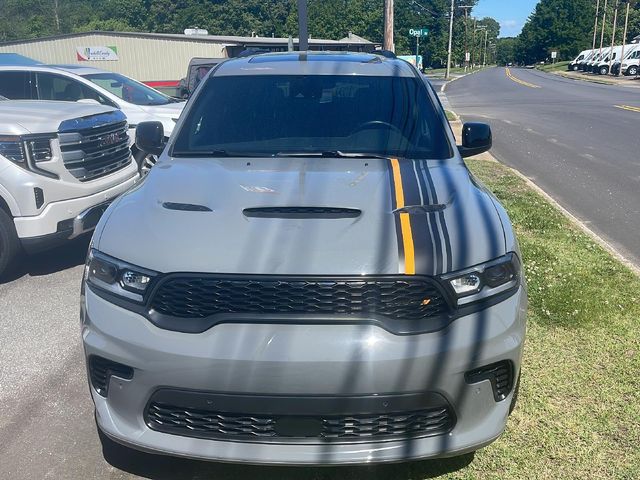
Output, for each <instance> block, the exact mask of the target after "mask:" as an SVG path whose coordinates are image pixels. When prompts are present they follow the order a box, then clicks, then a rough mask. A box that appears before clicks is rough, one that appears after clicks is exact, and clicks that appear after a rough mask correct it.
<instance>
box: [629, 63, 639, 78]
mask: <svg viewBox="0 0 640 480" xmlns="http://www.w3.org/2000/svg"><path fill="white" fill-rule="evenodd" d="M627 75H631V76H632V77H635V76H636V75H638V67H637V65H631V66H630V67H629V68H628V69H627Z"/></svg>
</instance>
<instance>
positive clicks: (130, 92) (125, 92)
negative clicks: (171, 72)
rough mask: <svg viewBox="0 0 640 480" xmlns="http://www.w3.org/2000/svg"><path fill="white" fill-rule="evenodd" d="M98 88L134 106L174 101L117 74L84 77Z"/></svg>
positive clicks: (93, 74)
mask: <svg viewBox="0 0 640 480" xmlns="http://www.w3.org/2000/svg"><path fill="white" fill-rule="evenodd" d="M84 78H86V79H87V80H91V82H93V83H95V84H96V85H98V86H99V87H102V88H104V89H105V90H107V91H108V92H111V93H113V94H114V95H116V96H118V97H120V98H121V99H122V100H124V101H125V102H129V103H133V104H135V105H166V104H168V103H172V102H173V101H174V100H173V99H172V98H171V97H168V96H167V95H164V94H162V93H160V92H158V91H157V90H154V89H153V88H150V87H147V86H146V85H144V84H142V83H139V82H136V81H135V80H133V79H131V78H129V77H125V76H124V75H120V74H117V73H92V74H89V75H84Z"/></svg>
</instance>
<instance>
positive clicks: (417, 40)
mask: <svg viewBox="0 0 640 480" xmlns="http://www.w3.org/2000/svg"><path fill="white" fill-rule="evenodd" d="M419 46H420V36H419V35H416V68H420V67H419V66H418V47H419Z"/></svg>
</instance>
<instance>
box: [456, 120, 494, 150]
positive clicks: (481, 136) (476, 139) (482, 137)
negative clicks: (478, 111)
mask: <svg viewBox="0 0 640 480" xmlns="http://www.w3.org/2000/svg"><path fill="white" fill-rule="evenodd" d="M492 143H493V140H492V138H491V127H490V126H489V125H487V124H486V123H465V124H464V125H463V126H462V145H459V146H458V150H459V151H460V155H462V158H467V157H472V156H474V155H479V154H481V153H484V152H486V151H488V150H489V149H491V145H492Z"/></svg>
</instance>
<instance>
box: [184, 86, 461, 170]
mask: <svg viewBox="0 0 640 480" xmlns="http://www.w3.org/2000/svg"><path fill="white" fill-rule="evenodd" d="M194 101H195V103H194V105H193V107H192V108H191V109H190V111H189V112H188V114H187V117H186V118H185V121H184V123H183V125H182V127H181V129H180V132H179V134H178V136H177V138H176V142H175V145H174V147H173V151H172V155H173V156H177V157H180V156H182V157H185V156H207V152H209V153H210V154H211V156H214V155H215V154H220V155H225V154H228V155H227V156H235V155H238V156H240V155H241V154H245V155H260V156H270V155H278V154H283V155H286V154H305V153H309V154H318V153H323V152H342V153H346V154H348V153H358V154H371V155H382V156H397V157H406V158H432V159H445V158H450V157H451V156H452V152H451V147H450V145H449V141H448V138H447V136H446V134H445V129H444V126H443V122H442V120H441V112H440V107H439V106H437V107H436V106H435V105H434V104H433V103H432V101H431V100H430V98H429V95H428V93H427V90H426V88H425V86H424V84H423V83H422V81H421V80H419V79H417V78H415V77H393V76H388V77H376V76H330V75H312V76H302V75H246V76H220V77H216V76H213V77H210V78H209V79H208V80H206V84H205V85H204V86H203V89H202V91H201V92H200V94H199V95H198V97H197V98H196V99H195V100H194ZM232 152H233V153H232Z"/></svg>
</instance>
